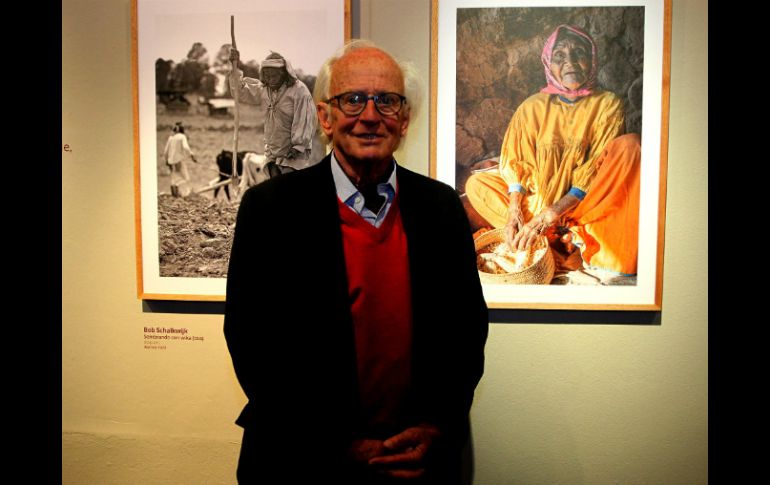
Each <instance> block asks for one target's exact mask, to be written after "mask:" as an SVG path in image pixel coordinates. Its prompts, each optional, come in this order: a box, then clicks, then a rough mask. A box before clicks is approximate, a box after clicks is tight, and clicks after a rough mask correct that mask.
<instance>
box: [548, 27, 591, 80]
mask: <svg viewBox="0 0 770 485" xmlns="http://www.w3.org/2000/svg"><path fill="white" fill-rule="evenodd" d="M590 70H591V46H590V45H589V44H588V42H586V41H584V40H583V39H581V38H579V37H577V36H575V35H567V36H564V37H563V38H560V39H559V40H557V41H556V43H555V44H554V46H553V51H552V54H551V73H552V74H553V77H555V78H556V80H557V81H559V83H561V85H562V86H564V87H565V88H567V89H570V90H575V89H577V88H579V87H580V86H582V85H583V84H584V83H585V82H586V81H587V80H588V73H589V72H590Z"/></svg>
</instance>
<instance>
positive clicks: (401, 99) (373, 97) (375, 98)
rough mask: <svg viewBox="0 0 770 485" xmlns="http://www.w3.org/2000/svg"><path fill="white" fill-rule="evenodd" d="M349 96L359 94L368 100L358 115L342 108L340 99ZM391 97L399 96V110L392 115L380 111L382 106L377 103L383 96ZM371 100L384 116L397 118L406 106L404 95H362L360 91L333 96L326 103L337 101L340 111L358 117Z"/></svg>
mask: <svg viewBox="0 0 770 485" xmlns="http://www.w3.org/2000/svg"><path fill="white" fill-rule="evenodd" d="M349 94H358V95H360V96H363V97H365V98H366V100H365V101H364V103H363V104H362V105H361V109H360V110H359V111H358V112H357V113H348V112H347V111H345V110H344V109H343V108H342V103H341V102H340V98H342V97H343V96H347V95H349ZM391 95H392V96H398V99H399V105H398V109H397V110H396V111H394V112H392V113H383V112H382V110H381V109H380V106H379V105H378V104H377V101H378V100H379V99H380V97H382V96H391ZM370 99H371V100H372V101H374V108H375V109H376V110H377V112H378V113H380V114H381V115H382V116H395V115H397V114H398V113H400V112H401V110H402V109H403V107H404V105H405V104H406V96H403V95H401V94H398V93H378V94H371V95H369V94H366V93H362V92H360V91H346V92H344V93H341V94H338V95H336V96H332V97H331V98H329V99H327V100H326V101H325V102H326V103H331V102H332V101H335V100H336V101H337V107H338V108H339V109H340V111H342V112H343V113H345V114H346V115H347V116H358V115H360V114H361V113H363V112H364V110H365V109H366V105H367V104H369V100H370Z"/></svg>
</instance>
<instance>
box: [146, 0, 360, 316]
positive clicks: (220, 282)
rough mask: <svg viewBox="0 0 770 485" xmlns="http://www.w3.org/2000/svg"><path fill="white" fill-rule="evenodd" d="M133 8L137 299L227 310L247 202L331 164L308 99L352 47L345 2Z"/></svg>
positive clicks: (189, 0) (191, 1)
mask: <svg viewBox="0 0 770 485" xmlns="http://www.w3.org/2000/svg"><path fill="white" fill-rule="evenodd" d="M132 9H133V12H132V13H133V16H132V21H133V63H134V65H133V85H134V153H135V155H134V156H135V169H134V179H135V180H134V185H135V204H136V221H135V223H136V239H137V241H136V243H137V279H138V285H137V286H138V296H139V298H142V299H152V300H210V301H223V300H224V298H225V284H226V279H227V265H228V261H229V256H230V247H231V244H232V236H233V230H234V227H235V218H236V215H237V211H238V206H239V201H240V195H241V194H242V192H243V191H244V190H245V189H246V188H248V186H251V185H254V184H256V183H259V182H260V181H263V180H265V179H266V178H267V177H270V176H280V174H281V173H286V171H288V170H294V169H302V168H304V167H306V166H309V165H312V164H313V163H316V162H317V161H319V160H320V159H321V158H322V157H323V155H324V154H325V153H324V151H325V147H323V146H322V144H321V143H320V141H319V140H318V139H317V136H315V125H314V124H315V123H316V121H315V120H316V115H315V106H314V104H313V103H312V98H310V97H309V96H311V95H312V92H313V87H314V85H315V79H316V76H317V74H318V71H319V69H320V67H321V65H322V63H323V62H324V61H325V60H326V59H327V58H328V57H329V56H331V55H332V54H333V53H334V52H335V51H336V50H337V49H339V48H340V47H341V46H342V45H343V44H344V42H345V41H346V40H347V39H349V38H350V0H281V1H280V2H275V1H273V0H221V1H218V2H210V1H208V0H185V1H179V0H133V2H132ZM233 46H235V48H236V49H237V52H238V57H239V59H238V61H237V62H238V68H239V69H240V70H241V71H242V78H241V79H242V85H241V86H240V87H239V89H240V92H239V93H238V95H237V96H233V93H232V92H231V88H230V83H229V81H228V78H229V73H230V71H231V60H230V53H231V48H232V47H233ZM308 103H309V104H308ZM298 140H301V141H298ZM233 153H237V156H236V157H233ZM234 159H235V162H236V163H234ZM233 172H235V173H236V174H237V176H235V177H233V176H232V174H233Z"/></svg>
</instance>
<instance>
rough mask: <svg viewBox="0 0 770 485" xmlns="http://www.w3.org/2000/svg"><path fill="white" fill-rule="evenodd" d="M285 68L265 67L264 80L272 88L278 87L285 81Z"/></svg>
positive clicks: (263, 69) (263, 71)
mask: <svg viewBox="0 0 770 485" xmlns="http://www.w3.org/2000/svg"><path fill="white" fill-rule="evenodd" d="M284 74H285V73H284V70H283V69H282V68H280V67H263V68H262V81H263V82H264V83H265V84H266V85H267V87H269V88H271V89H278V88H279V87H281V84H283V81H284Z"/></svg>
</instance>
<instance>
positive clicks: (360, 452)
mask: <svg viewBox="0 0 770 485" xmlns="http://www.w3.org/2000/svg"><path fill="white" fill-rule="evenodd" d="M385 451H386V450H385V446H384V445H383V444H382V440H368V439H361V440H355V441H353V443H352V444H351V445H350V449H349V450H348V456H350V458H351V459H352V460H353V461H354V462H356V463H361V464H363V465H366V464H367V463H369V460H371V459H372V458H374V457H376V456H380V455H383V454H385Z"/></svg>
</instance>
